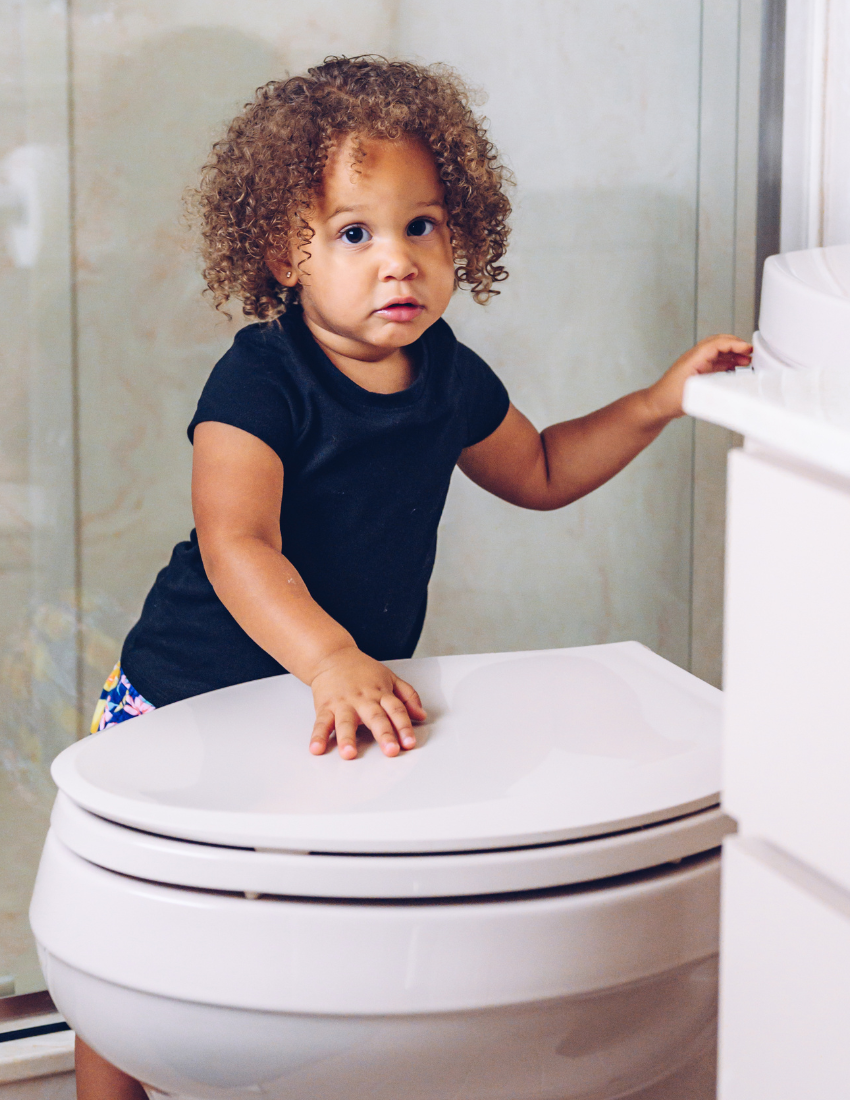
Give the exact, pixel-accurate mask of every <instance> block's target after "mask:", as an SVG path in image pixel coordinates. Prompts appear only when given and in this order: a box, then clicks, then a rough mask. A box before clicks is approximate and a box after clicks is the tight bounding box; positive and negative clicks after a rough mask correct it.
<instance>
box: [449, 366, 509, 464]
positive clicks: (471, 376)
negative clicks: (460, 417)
mask: <svg viewBox="0 0 850 1100" xmlns="http://www.w3.org/2000/svg"><path fill="white" fill-rule="evenodd" d="M456 363H457V369H458V372H459V374H460V380H461V385H462V387H463V393H464V399H465V401H466V418H467V439H466V446H467V447H472V446H473V445H474V444H475V443H480V442H481V441H482V440H483V439H486V438H487V436H488V435H492V434H493V432H494V431H495V430H496V429H497V428H498V427H499V425H500V424H501V423H502V421H503V420H504V419H505V417H506V416H507V414H508V409H509V407H510V403H511V400H510V398H509V397H508V391H507V390H506V389H505V386H504V383H503V382H502V380H501V379H500V378H499V377H498V375H497V374H496V373H495V371H494V370H493V368H492V367H490V366H489V365H488V364H487V363H485V362H484V360H483V359H482V358H481V357H480V356H479V355H476V354H475V352H474V351H472V350H471V349H470V348H468V347H465V346H464V345H463V344H458V345H457V358H456Z"/></svg>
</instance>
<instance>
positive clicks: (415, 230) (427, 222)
mask: <svg viewBox="0 0 850 1100" xmlns="http://www.w3.org/2000/svg"><path fill="white" fill-rule="evenodd" d="M433 231H434V223H433V222H432V221H431V219H430V218H414V220H413V221H412V222H411V223H410V225H409V226H408V227H407V235H408V237H427V236H428V234H429V233H433Z"/></svg>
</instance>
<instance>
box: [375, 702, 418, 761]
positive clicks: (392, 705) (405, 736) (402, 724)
mask: <svg viewBox="0 0 850 1100" xmlns="http://www.w3.org/2000/svg"><path fill="white" fill-rule="evenodd" d="M420 705H421V704H420ZM381 706H382V707H383V708H384V710H385V711H386V712H387V714H388V715H389V718H390V721H391V722H392V724H393V726H395V731H396V735H397V736H398V739H399V743H400V744H401V747H402V748H403V749H412V748H415V747H416V734H415V733H414V732H413V723H412V722H411V721H410V714H409V713H408V710H407V707H406V706H405V705H404V703H402V701H401V699H397V698H396V697H395V695H384V696H383V697H382V699H381Z"/></svg>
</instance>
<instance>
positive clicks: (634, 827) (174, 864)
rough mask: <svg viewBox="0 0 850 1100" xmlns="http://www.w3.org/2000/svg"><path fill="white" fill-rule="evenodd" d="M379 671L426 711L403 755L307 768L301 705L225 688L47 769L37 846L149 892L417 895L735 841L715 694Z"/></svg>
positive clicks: (635, 867) (285, 688)
mask: <svg viewBox="0 0 850 1100" xmlns="http://www.w3.org/2000/svg"><path fill="white" fill-rule="evenodd" d="M390 664H391V667H393V668H394V669H395V670H396V671H397V672H398V674H399V675H401V676H402V677H404V678H405V679H407V680H410V681H411V682H413V683H415V684H416V686H417V688H418V689H419V690H420V693H421V694H422V696H423V699H424V702H425V705H426V707H427V708H428V710H429V712H431V714H432V718H431V721H430V722H429V723H428V725H427V726H426V727H425V728H420V731H419V736H420V741H421V742H423V744H422V747H421V748H419V749H417V750H416V751H415V752H412V753H407V754H404V755H403V756H402V757H399V758H395V759H387V758H385V757H383V756H382V755H381V754H380V752H379V750H378V749H377V747H376V746H375V745H373V744H368V745H366V747H365V750H364V751H362V753H361V757H360V758H359V759H358V760H357V761H353V762H352V761H343V760H340V759H339V757H338V756H337V755H336V754H333V755H330V754H329V755H327V756H325V757H321V758H316V757H312V756H310V755H309V754H308V753H307V752H306V745H305V731H307V730H309V729H310V726H311V722H312V699H311V696H310V692H309V689H307V688H306V687H305V686H304V685H303V684H301V683H300V682H299V681H297V680H296V679H295V678H294V677H291V676H282V677H276V678H273V679H271V680H264V681H258V682H256V683H253V684H244V685H239V686H238V687H235V688H227V689H224V690H223V691H219V692H212V693H210V694H208V695H206V696H199V697H197V698H195V699H189V700H185V701H184V702H182V703H177V704H174V705H173V706H171V707H168V708H163V709H162V710H159V711H155V712H153V713H151V714H149V715H146V716H144V717H142V718H140V719H138V720H137V721H134V722H132V723H126V724H123V725H120V726H117V727H114V728H113V729H111V730H107V731H105V732H104V733H103V734H99V735H98V736H97V737H94V738H87V739H86V740H84V741H81V742H79V743H78V744H77V745H75V746H72V748H71V749H68V750H66V751H65V752H64V753H62V754H61V756H60V757H58V758H57V760H56V762H55V763H54V768H53V775H54V779H55V780H56V783H57V785H58V786H59V788H60V795H59V797H58V798H57V801H56V805H55V807H54V812H53V818H52V829H53V833H54V835H55V837H56V838H57V839H58V840H59V841H61V843H62V844H63V845H65V846H66V847H67V848H69V849H70V850H71V851H72V852H73V853H75V854H76V855H78V856H80V857H82V858H83V859H85V860H87V861H88V862H90V863H93V864H95V865H97V866H99V867H102V868H104V869H107V870H111V871H116V872H118V873H120V874H123V875H129V876H132V877H134V878H138V879H143V880H147V881H149V882H158V883H163V884H171V885H175V886H183V887H189V888H196V889H206V890H218V891H226V892H235V893H245V894H249V895H257V894H263V895H274V896H289V897H314V898H338V899H342V898H349V899H360V898H385V899H392V898H399V899H402V898H409V899H415V898H420V899H424V898H435V899H436V898H446V897H464V896H467V897H468V896H475V895H489V894H499V893H511V892H518V891H527V890H540V889H547V888H551V887H556V886H568V885H570V884H574V883H581V882H591V881H595V880H599V879H604V878H607V877H611V876H617V875H623V874H627V873H630V872H635V871H640V870H643V869H646V868H650V867H656V866H660V865H662V864H665V863H668V862H671V861H677V860H681V859H683V858H687V857H689V856H692V855H694V854H697V853H700V852H707V851H710V850H712V849H714V848H716V847H718V846H719V844H720V842H721V840H722V837H723V836H724V835H725V834H726V833H728V832H730V831H731V829H732V828H733V825H732V823H731V821H730V820H729V819H728V818H726V817H725V816H724V815H723V814H722V812H721V811H720V810H719V808H718V805H717V804H718V801H719V797H718V794H717V789H718V786H719V743H720V710H719V704H720V698H721V693H720V692H719V691H717V690H716V689H714V688H711V687H709V686H708V685H707V684H704V683H703V682H702V681H700V680H697V679H696V678H695V677H693V676H690V675H689V674H688V673H685V672H683V671H682V670H681V669H679V668H677V667H676V666H674V665H672V664H670V663H669V662H667V661H665V660H663V659H662V658H660V657H658V656H656V655H655V654H653V653H652V652H651V651H650V650H648V649H646V648H645V647H643V646H641V645H639V644H638V643H635V642H625V643H616V644H613V645H603V646H590V647H583V648H578V649H569V650H552V651H545V652H537V653H518V654H481V655H474V656H462V657H441V658H425V659H419V660H411V661H397V662H390ZM523 724H525V727H526V729H530V730H532V731H533V732H532V733H531V734H529V733H527V732H525V731H524V730H523V728H522V727H523ZM529 736H531V737H534V738H537V740H538V742H539V744H538V745H537V747H536V749H535V748H534V746H532V748H531V750H530V749H529V744H528V740H529ZM236 744H239V746H240V749H239V757H238V760H237V759H236V758H235V756H234V745H236Z"/></svg>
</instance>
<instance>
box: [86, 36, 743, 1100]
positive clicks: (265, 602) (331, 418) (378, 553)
mask: <svg viewBox="0 0 850 1100" xmlns="http://www.w3.org/2000/svg"><path fill="white" fill-rule="evenodd" d="M506 183H507V172H506V170H505V169H504V167H503V166H502V165H501V164H500V162H499V159H498V156H497V153H496V151H495V149H494V148H493V146H492V144H491V143H490V141H489V140H488V138H487V134H486V132H485V128H484V123H483V122H482V120H480V119H479V118H477V117H476V116H475V115H474V113H473V112H472V110H471V108H470V106H469V97H468V94H467V92H466V90H465V88H464V86H463V84H462V83H461V81H460V80H459V79H458V78H457V76H455V75H454V74H453V73H451V72H450V71H448V70H446V69H444V68H442V67H438V66H432V67H424V66H419V65H414V64H410V63H407V62H399V61H387V60H385V59H383V58H376V57H360V58H333V59H329V60H327V61H326V62H325V63H324V64H322V65H320V66H318V67H316V68H313V69H310V70H309V72H308V73H307V75H306V76H298V77H293V78H291V79H289V80H285V81H273V82H271V83H270V84H267V85H265V86H264V87H262V88H260V89H259V91H258V92H257V95H256V97H255V99H254V101H253V102H252V103H250V104H249V105H248V106H247V107H246V108H245V110H244V111H243V113H242V114H240V115H239V116H238V117H237V118H236V119H235V120H234V121H233V123H232V124H231V125H230V128H229V130H228V131H227V134H226V136H225V137H224V139H223V140H221V141H219V142H217V143H216V145H215V146H214V147H213V152H212V155H211V158H210V160H209V162H208V163H207V165H206V167H205V168H204V171H203V176H202V183H201V186H200V189H199V191H198V192H197V194H196V205H197V208H198V211H199V213H200V217H201V223H202V227H203V240H204V245H203V254H204V258H205V263H206V266H205V272H204V274H205V278H206V281H207V285H208V287H209V290H210V291H211V293H212V296H213V299H214V301H215V304H216V306H217V307H223V306H225V304H226V303H227V302H228V301H229V300H230V299H232V298H235V299H238V300H239V301H240V302H241V303H242V308H243V310H244V312H245V313H246V314H247V315H248V316H249V317H253V318H256V320H257V322H258V323H256V324H252V325H249V326H247V327H246V328H243V329H242V330H241V331H240V332H239V333H238V335H237V336H236V339H235V341H234V344H233V347H232V348H231V349H230V351H228V352H227V354H226V355H225V356H224V357H223V358H222V359H221V360H220V361H219V363H218V364H217V365H216V366H215V368H214V370H213V371H212V374H211V375H210V378H209V380H208V382H207V384H206V386H205V387H204V389H203V392H202V394H201V397H200V401H199V403H198V408H197V411H196V413H195V416H194V418H193V419H192V422H191V424H190V425H189V438H190V439H191V440H192V442H193V445H194V458H193V470H192V506H193V511H194V518H195V530H194V531H193V532H192V534H191V536H190V538H189V540H188V541H187V542H182V543H180V544H179V545H178V546H177V547H176V548H175V550H174V552H173V554H172V557H171V561H170V562H169V564H168V565H167V566H166V567H165V569H163V570H162V572H161V573H160V574H159V576H158V577H157V578H156V581H155V583H154V585H153V588H152V589H151V591H150V594H149V595H148V597H147V599H146V600H145V604H144V607H143V610H142V614H141V617H140V619H139V621H138V623H137V624H136V625H135V626H134V627H133V629H132V630H131V631H130V633H129V635H128V636H127V639H126V642H125V643H124V648H123V651H122V654H121V661H120V664H119V665H118V666H116V669H115V670H114V672H113V674H112V676H111V677H110V679H109V680H108V681H107V683H106V686H105V688H104V692H103V695H102V698H101V701H100V703H99V704H98V709H97V711H96V713H95V720H94V725H93V730H97V729H103V728H105V727H107V726H109V725H112V724H114V723H115V722H118V721H123V720H125V719H127V718H130V717H133V716H134V715H136V714H139V713H142V712H144V711H145V710H149V709H152V708H153V707H159V706H163V705H165V704H167V703H171V702H174V701H176V700H178V699H183V698H186V697H188V696H191V695H196V694H199V693H200V692H205V691H212V690H214V689H215V688H220V687H225V686H227V685H230V684H237V683H241V682H244V681H247V680H255V679H257V678H259V677H264V676H274V675H277V674H279V673H281V672H284V671H289V672H291V673H293V674H294V675H295V676H297V677H298V678H299V679H300V680H303V681H304V683H306V684H309V685H310V687H311V689H312V692H313V698H314V701H315V709H316V721H315V726H314V727H313V731H312V735H311V738H310V742H309V749H310V751H311V752H313V753H324V752H325V751H326V750H327V749H328V747H329V745H330V743H331V739H332V738H333V739H335V741H336V746H337V750H338V751H339V753H340V755H341V756H343V757H344V758H346V759H353V758H354V757H355V756H356V755H357V746H356V736H357V730H358V728H360V727H365V728H366V729H367V730H369V731H370V732H371V734H372V736H373V737H374V738H375V739H376V741H377V742H378V743H379V744H380V747H381V749H382V751H383V752H384V753H385V754H386V755H387V756H395V755H397V754H398V753H399V752H400V751H401V750H407V749H412V748H414V746H415V744H416V735H415V732H414V726H413V723H414V722H416V721H419V720H422V719H424V717H425V712H424V710H423V707H422V703H421V701H420V699H419V696H418V695H417V693H416V691H415V688H414V687H413V686H412V685H411V684H408V683H405V682H404V681H403V680H401V679H399V677H397V676H395V675H394V674H393V673H392V672H391V671H390V669H388V668H387V667H386V666H385V665H384V664H383V663H382V662H383V661H385V660H389V659H391V658H397V657H409V656H411V654H412V653H413V650H414V648H415V646H416V643H417V640H418V638H419V634H420V631H421V629H422V624H423V620H424V616H425V606H426V598H427V588H428V581H429V578H430V575H431V570H432V568H433V564H434V556H435V550H436V539H437V525H438V523H439V520H440V515H441V513H442V510H443V505H444V503H445V499H446V494H447V492H448V488H449V481H450V479H451V476H452V471H453V470H454V468H455V466H456V465H459V466H460V468H461V470H463V472H464V473H465V474H466V476H467V477H469V478H471V479H472V480H473V481H474V482H476V484H478V485H480V486H481V487H482V488H484V489H486V490H488V491H489V492H491V493H495V494H496V495H497V496H499V497H501V498H502V499H504V500H507V501H510V502H511V503H513V504H517V505H519V506H520V507H523V508H536V509H552V508H561V507H563V506H564V505H566V504H569V503H570V502H571V501H574V500H577V499H578V498H579V497H582V496H584V495H585V494H586V493H589V492H591V491H592V490H593V489H595V488H597V486H599V485H601V484H603V482H605V481H607V480H608V479H609V478H611V477H613V475H614V474H616V473H617V472H618V471H619V470H621V469H622V468H623V467H624V466H625V465H626V464H627V463H628V462H630V461H631V459H633V458H634V457H635V455H636V454H638V453H639V452H640V451H641V450H642V449H643V448H644V447H646V446H647V444H648V443H650V442H651V441H652V440H653V439H654V438H655V437H656V436H657V435H658V433H659V432H660V431H661V430H662V428H663V427H664V426H665V425H666V424H667V423H668V422H669V421H670V420H672V419H673V418H675V417H678V416H681V415H682V391H683V387H684V383H685V380H686V379H687V378H689V377H690V376H691V375H694V374H697V373H701V372H706V371H714V370H726V369H730V368H732V367H735V366H739V365H744V364H746V363H748V362H749V360H750V352H751V348H750V346H749V345H748V344H746V343H744V342H743V341H741V340H738V339H736V338H735V337H734V336H713V337H711V338H710V339H707V340H703V341H702V342H701V343H700V344H698V345H697V346H696V347H695V348H693V349H692V350H691V351H688V352H687V353H685V354H684V355H683V356H682V357H681V358H680V359H678V360H677V361H676V363H674V364H673V366H672V367H671V368H670V369H669V370H668V371H667V373H666V374H664V375H663V376H662V377H661V378H660V379H659V380H658V381H657V382H655V383H654V385H652V386H650V387H649V388H648V389H645V390H640V391H638V392H636V393H632V394H629V395H628V396H626V397H623V398H621V399H620V400H619V401H615V402H614V404H612V405H609V406H607V407H606V408H604V409H600V410H598V411H597V412H594V413H591V414H590V415H588V416H584V417H581V418H579V419H577V420H571V421H567V422H564V423H560V424H554V425H552V426H551V427H548V428H546V429H545V431H543V432H538V431H537V430H536V429H535V428H534V427H533V426H532V425H531V423H530V422H529V421H528V420H527V419H526V418H525V417H524V416H523V415H522V413H521V412H520V411H519V410H518V409H516V408H515V407H514V406H513V405H512V404H511V402H510V400H509V398H508V394H507V392H506V390H505V387H504V386H503V385H502V383H501V382H500V381H499V379H498V378H497V377H496V375H495V374H494V373H493V371H492V370H491V369H490V367H489V366H488V365H487V364H486V363H485V362H483V360H481V359H480V358H479V357H478V356H477V355H476V354H475V353H474V352H473V351H471V350H470V349H469V348H466V347H464V345H463V344H461V343H459V342H458V341H457V339H456V338H455V336H454V334H453V333H452V331H451V329H450V328H449V326H448V325H447V324H446V322H445V321H443V320H441V317H442V314H443V312H444V311H445V309H446V307H447V306H448V304H449V301H450V299H451V297H452V294H453V293H454V292H455V291H456V290H457V289H458V288H464V287H465V288H468V289H469V290H470V291H471V293H472V296H473V298H474V299H475V301H476V302H479V303H485V302H486V301H487V300H488V298H489V297H490V296H491V295H493V294H496V293H498V291H497V289H496V286H495V284H497V283H499V282H501V281H502V280H503V279H505V278H506V277H507V272H506V270H505V268H504V267H502V266H501V264H500V261H501V259H502V257H503V255H504V252H505V248H506V243H507V237H508V227H507V218H508V214H509V212H510V206H509V202H508V199H507V197H506V195H505V185H506ZM305 733H306V731H305ZM77 1061H78V1087H79V1090H80V1091H79V1095H80V1096H81V1097H84V1098H86V1100H93V1098H95V1097H107V1096H108V1097H110V1098H111V1100H116V1098H119V1097H120V1098H127V1100H129V1098H131V1097H133V1098H138V1100H141V1098H142V1097H143V1096H144V1093H143V1092H142V1091H141V1086H139V1085H138V1084H137V1083H136V1082H134V1081H133V1080H132V1079H131V1078H129V1077H127V1076H126V1075H125V1074H123V1073H121V1072H120V1071H118V1070H117V1069H114V1068H113V1067H111V1066H109V1065H108V1063H106V1062H105V1061H103V1059H101V1058H100V1057H99V1056H98V1055H97V1054H95V1053H94V1051H92V1050H91V1049H90V1048H88V1047H86V1046H85V1045H84V1044H83V1043H82V1042H79V1043H78V1059H77Z"/></svg>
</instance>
